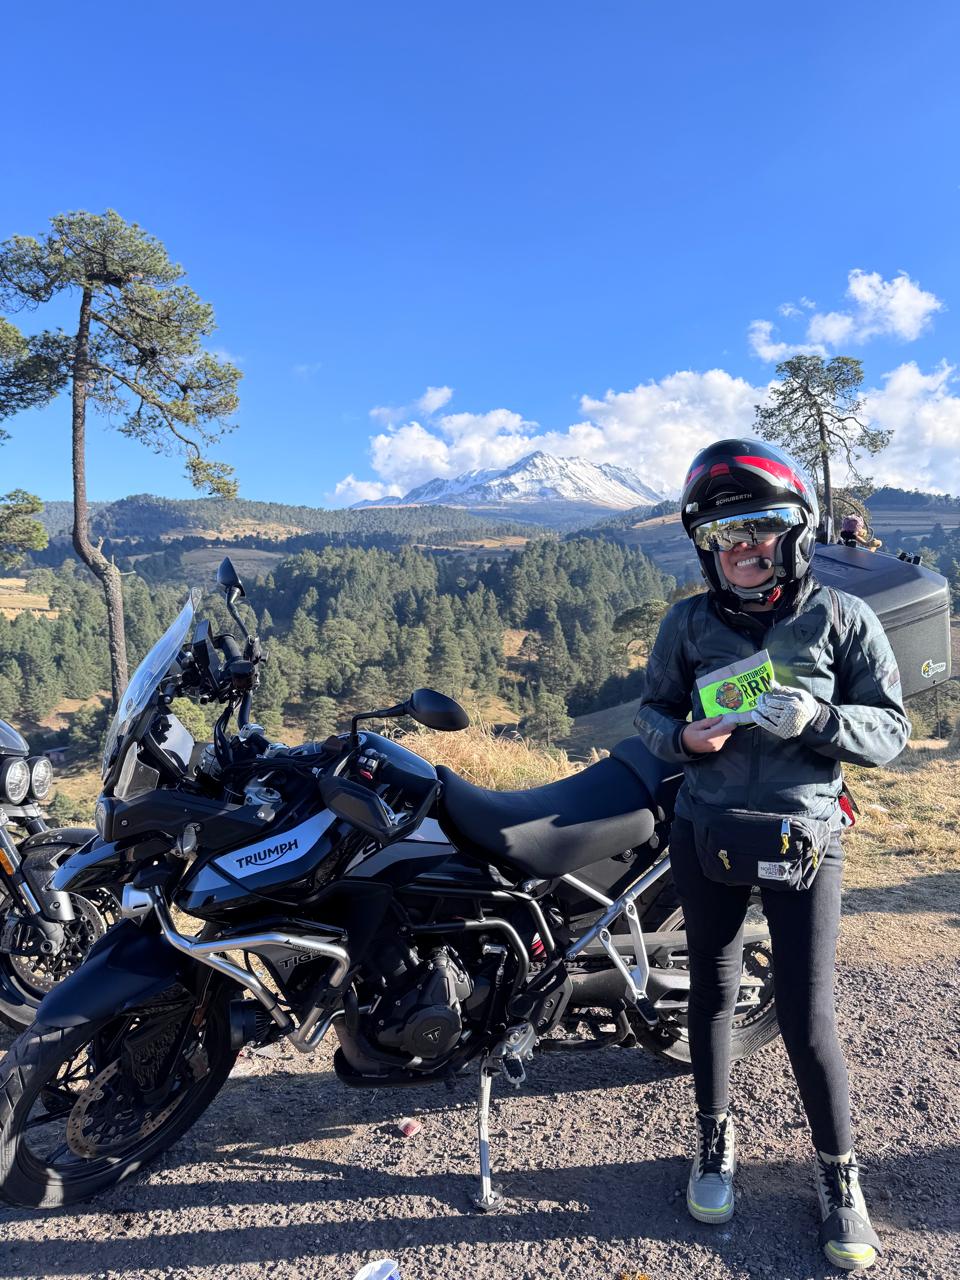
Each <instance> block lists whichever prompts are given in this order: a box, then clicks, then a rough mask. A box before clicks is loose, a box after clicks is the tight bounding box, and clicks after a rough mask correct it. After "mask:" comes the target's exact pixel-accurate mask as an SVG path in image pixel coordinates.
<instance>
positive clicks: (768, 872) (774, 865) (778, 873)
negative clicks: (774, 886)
mask: <svg viewBox="0 0 960 1280" xmlns="http://www.w3.org/2000/svg"><path fill="white" fill-rule="evenodd" d="M757 875H758V876H761V877H762V878H763V879H764V880H789V878H790V868H789V867H788V866H787V864H786V863H785V862H758V863H757Z"/></svg>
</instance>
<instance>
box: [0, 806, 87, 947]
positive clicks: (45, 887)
mask: <svg viewBox="0 0 960 1280" xmlns="http://www.w3.org/2000/svg"><path fill="white" fill-rule="evenodd" d="M54 869H55V868H53V867H50V868H37V869H33V868H30V867H28V865H27V862H26V860H25V859H23V858H21V857H20V851H19V849H18V848H17V845H16V843H15V841H14V840H13V839H12V837H11V836H10V832H9V829H8V820H7V815H6V814H5V813H4V812H3V810H2V809H0V885H2V886H3V888H4V889H5V890H6V892H7V893H8V894H9V896H10V900H11V903H12V904H13V907H14V908H15V909H16V910H17V911H18V913H19V914H21V915H22V916H24V917H25V918H26V919H28V920H29V923H30V924H31V925H32V926H33V927H34V928H35V929H36V930H38V932H39V933H40V934H41V935H42V940H41V942H40V950H41V952H42V953H43V954H45V955H55V954H56V953H57V952H58V951H59V950H60V948H61V947H62V946H63V926H64V925H65V924H71V923H72V922H73V921H74V920H75V919H76V914H75V912H74V910H73V903H72V902H71V901H70V895H69V894H68V893H66V892H65V891H64V890H60V889H54V888H52V887H51V885H50V877H51V876H52V875H53V872H54ZM48 872H49V874H47V873H48Z"/></svg>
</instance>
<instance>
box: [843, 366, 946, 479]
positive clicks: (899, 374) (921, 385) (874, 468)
mask: <svg viewBox="0 0 960 1280" xmlns="http://www.w3.org/2000/svg"><path fill="white" fill-rule="evenodd" d="M955 373H956V369H955V367H954V366H953V365H949V364H947V362H946V361H943V362H942V363H941V364H939V365H938V366H937V367H936V369H934V371H933V372H932V373H923V372H922V371H921V370H920V368H919V367H918V365H917V364H916V363H915V362H914V361H912V360H911V361H909V362H908V363H906V364H901V365H900V366H899V367H898V368H896V369H893V370H892V371H891V372H890V373H888V374H886V375H885V376H884V380H883V386H882V387H881V388H879V389H876V390H872V391H870V392H868V393H867V394H866V396H865V397H864V407H865V410H866V413H867V414H868V416H869V418H870V420H871V425H873V426H877V427H882V428H884V429H887V430H892V432H893V437H892V439H891V441H890V444H889V445H888V447H887V448H886V449H884V451H883V452H882V453H881V454H878V455H877V457H875V458H869V457H868V458H866V459H864V461H863V470H864V471H865V472H866V473H867V474H869V475H872V476H873V478H874V480H875V481H876V482H878V483H882V484H890V485H894V486H895V487H897V488H903V489H924V490H929V491H933V492H936V493H954V494H956V493H960V396H958V395H956V394H954V393H953V388H955V387H956V386H957V379H956V377H955Z"/></svg>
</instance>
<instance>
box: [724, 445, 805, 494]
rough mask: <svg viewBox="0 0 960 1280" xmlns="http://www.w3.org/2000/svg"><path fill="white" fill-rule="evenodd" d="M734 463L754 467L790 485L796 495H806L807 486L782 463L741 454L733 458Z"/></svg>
mask: <svg viewBox="0 0 960 1280" xmlns="http://www.w3.org/2000/svg"><path fill="white" fill-rule="evenodd" d="M734 462H739V463H742V464H744V465H745V466H748V467H756V468H757V469H758V470H760V471H766V472H767V474H768V475H771V476H773V477H774V479H776V480H783V481H785V482H786V483H787V484H789V485H792V486H793V488H794V489H796V491H797V492H798V493H802V494H806V492H807V486H806V485H805V484H804V483H803V481H802V480H801V479H800V477H799V476H798V475H797V473H796V472H795V471H794V470H793V469H792V468H791V467H788V466H786V465H785V464H784V463H782V462H774V461H773V459H772V458H759V457H755V456H754V455H753V454H743V455H741V456H740V457H736V458H734Z"/></svg>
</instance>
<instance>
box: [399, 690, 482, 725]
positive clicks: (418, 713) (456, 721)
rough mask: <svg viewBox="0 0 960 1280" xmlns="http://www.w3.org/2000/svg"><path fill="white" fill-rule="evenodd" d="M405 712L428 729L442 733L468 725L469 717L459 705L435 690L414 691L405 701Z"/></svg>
mask: <svg viewBox="0 0 960 1280" xmlns="http://www.w3.org/2000/svg"><path fill="white" fill-rule="evenodd" d="M406 711H407V715H409V716H412V717H413V718H414V720H418V721H419V722H420V724H423V725H426V727H427V728H428V729H438V730H440V731H441V732H443V733H452V732H453V731H454V730H456V729H466V727H467V725H468V724H469V723H470V717H469V716H468V715H467V713H466V712H465V711H464V709H463V707H461V705H460V703H459V702H455V701H454V700H453V698H448V697H447V695H446V694H445V693H437V691H436V689H414V691H413V693H411V695H410V697H409V698H408V699H407V702H406Z"/></svg>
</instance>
